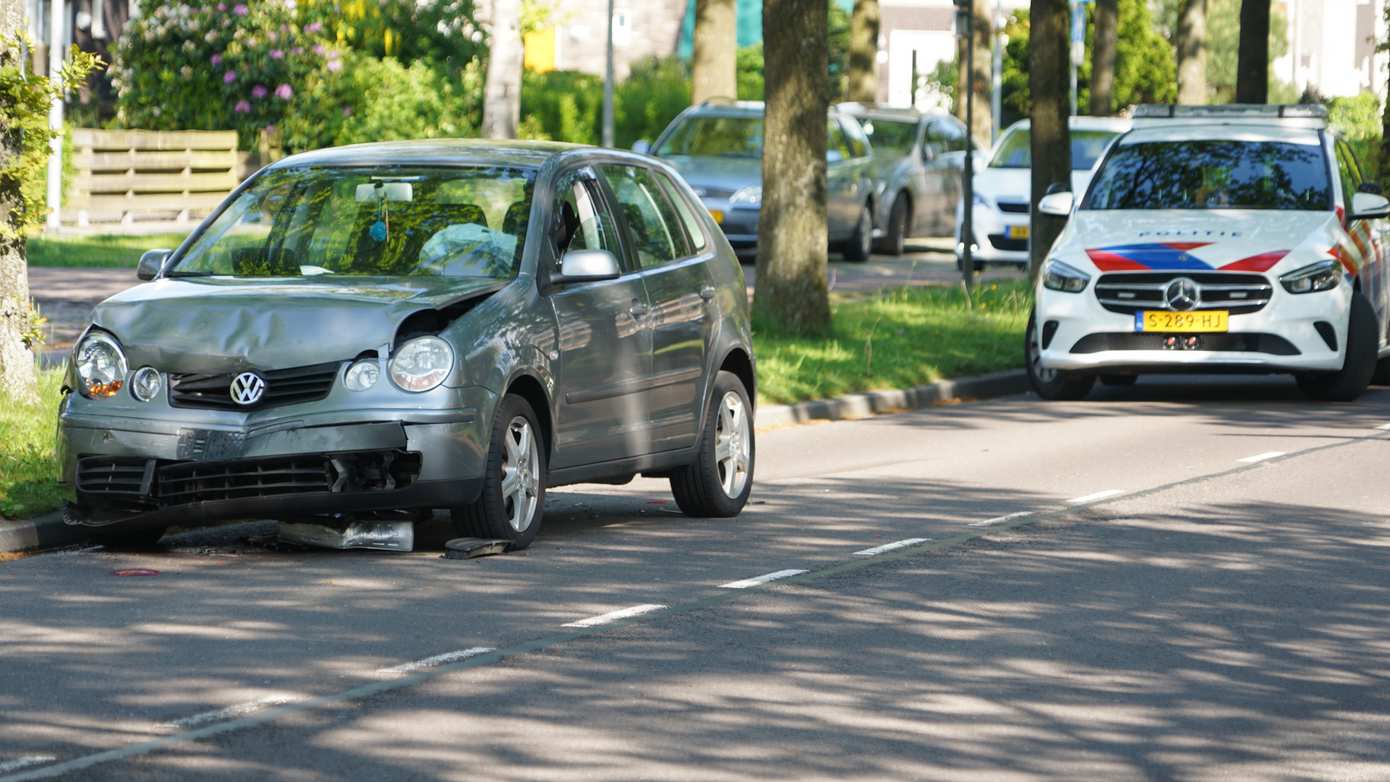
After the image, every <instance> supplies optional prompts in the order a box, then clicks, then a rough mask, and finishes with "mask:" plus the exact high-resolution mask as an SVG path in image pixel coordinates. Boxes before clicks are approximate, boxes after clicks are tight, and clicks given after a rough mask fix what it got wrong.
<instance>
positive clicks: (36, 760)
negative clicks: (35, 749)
mask: <svg viewBox="0 0 1390 782" xmlns="http://www.w3.org/2000/svg"><path fill="white" fill-rule="evenodd" d="M55 760H57V758H55V757H53V756H52V755H24V756H23V757H18V758H15V759H14V760H7V761H4V762H3V763H0V774H5V773H8V772H10V771H18V770H20V769H21V768H29V767H30V766H38V765H42V764H44V763H52V762H53V761H55Z"/></svg>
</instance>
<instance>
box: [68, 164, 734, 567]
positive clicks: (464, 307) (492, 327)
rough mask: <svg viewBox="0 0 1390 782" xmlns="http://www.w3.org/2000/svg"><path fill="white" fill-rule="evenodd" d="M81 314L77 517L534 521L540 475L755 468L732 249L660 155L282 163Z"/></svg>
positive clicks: (515, 535)
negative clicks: (131, 284) (137, 281)
mask: <svg viewBox="0 0 1390 782" xmlns="http://www.w3.org/2000/svg"><path fill="white" fill-rule="evenodd" d="M138 273H139V276H140V278H141V279H142V280H146V281H147V282H146V283H145V284H143V285H140V286H137V287H135V288H132V289H130V290H128V291H126V292H124V293H121V294H119V295H117V296H114V297H112V298H110V299H108V300H106V301H105V302H103V303H102V304H101V305H99V306H98V307H97V308H96V311H95V314H94V317H93V322H92V324H91V326H90V327H89V328H88V329H87V331H86V332H85V334H84V335H83V336H82V338H81V339H80V340H79V341H78V343H77V345H76V347H75V348H74V350H73V353H72V357H71V361H70V362H69V368H68V378H67V383H66V388H67V393H66V395H65V398H64V401H63V403H62V408H61V418H60V424H59V429H60V432H59V435H60V436H59V442H60V448H61V450H62V456H63V479H64V480H65V481H66V482H68V483H70V484H72V486H73V488H74V490H75V497H76V500H75V502H74V503H73V505H72V506H71V507H70V509H69V513H68V519H69V522H70V523H74V524H81V525H85V526H89V527H93V528H94V531H95V532H96V533H97V534H99V535H100V536H102V537H109V538H121V537H124V538H136V539H138V538H145V539H156V538H158V537H159V535H161V534H162V533H163V531H164V530H165V529H166V528H167V527H169V526H172V525H177V526H181V527H188V526H198V525H204V524H211V523H216V522H219V521H224V520H232V519H243V518H273V519H281V520H288V521H310V522H312V523H317V524H323V525H328V526H332V525H335V524H343V523H346V521H347V520H349V519H354V518H361V517H364V516H367V517H371V516H380V515H392V516H393V517H395V518H399V514H401V513H403V512H405V513H409V514H411V516H410V517H411V518H416V517H419V516H421V515H423V514H426V513H429V512H430V511H432V510H435V509H447V510H449V511H452V518H453V519H454V523H455V525H456V527H457V528H458V531H459V532H460V533H461V534H464V535H468V536H475V537H486V538H492V539H502V540H506V541H508V542H509V544H510V545H511V546H512V547H515V548H522V547H525V546H527V545H529V544H530V543H531V541H532V540H533V539H534V538H535V536H536V533H537V531H538V530H539V529H540V525H541V519H542V514H543V509H544V502H545V490H546V488H547V487H553V486H559V485H563V484H571V483H578V482H591V481H595V482H604V483H622V482H625V481H627V480H630V479H631V478H632V477H634V476H635V475H637V474H639V473H641V474H645V475H648V476H661V477H666V478H669V479H670V482H671V487H672V491H673V493H674V494H675V498H676V502H677V503H678V504H679V506H680V508H681V509H682V510H683V511H684V512H685V513H687V514H690V515H697V516H733V515H736V514H738V513H739V511H740V510H741V509H742V508H743V506H744V504H745V503H746V502H747V500H748V496H749V493H750V491H751V490H752V484H753V465H754V439H753V409H754V399H755V398H756V396H755V394H756V388H755V381H754V371H753V368H754V363H753V351H752V343H751V337H750V329H749V319H748V302H747V296H746V292H745V290H746V289H745V287H744V278H743V271H742V269H741V267H740V266H739V264H738V261H737V259H736V258H735V256H734V253H733V251H732V250H731V249H730V247H729V244H728V242H727V241H726V240H725V239H724V236H723V235H722V233H721V232H720V230H719V228H718V227H717V226H716V225H715V224H714V223H713V222H712V221H711V219H710V217H709V215H708V214H707V213H706V211H705V210H704V209H702V208H701V206H700V202H699V200H698V199H697V198H696V197H695V195H694V194H693V193H692V192H691V191H690V188H689V187H688V186H687V185H686V184H685V183H684V182H683V181H682V180H681V179H680V177H679V176H677V175H676V174H675V173H674V171H672V170H671V169H670V168H669V167H667V166H665V165H663V164H662V163H660V162H657V161H653V160H651V159H649V158H644V157H640V156H636V155H630V154H626V153H622V152H616V151H610V150H599V149H594V148H586V147H576V146H570V145H561V144H548V143H547V144H540V143H482V142H468V141H431V142H403V143H389V144H369V145H362V146H355V147H345V148H340V149H329V150H323V151H319V152H312V153H308V154H304V155H298V156H295V157H291V158H288V159H286V160H284V161H281V162H280V163H277V164H275V165H273V166H270V167H269V168H267V169H265V170H263V171H261V172H260V173H259V174H257V175H256V176H255V177H253V178H252V179H250V180H249V181H247V182H246V183H245V184H244V185H243V186H242V187H241V188H240V189H238V190H237V191H236V192H235V193H233V194H232V195H231V196H230V197H228V199H227V201H226V202H225V203H224V204H223V205H222V206H221V207H220V208H219V209H218V210H217V212H216V213H214V214H213V215H212V216H211V217H209V218H208V220H207V221H205V222H204V223H203V224H202V225H201V226H199V228H198V229H197V230H196V231H194V233H193V234H192V235H191V236H189V238H188V239H187V240H185V241H184V242H183V244H182V245H181V246H180V247H179V248H178V249H176V250H174V251H172V252H170V251H163V250H158V251H151V252H149V253H146V254H145V256H144V257H143V258H142V259H141V262H140V268H139V271H138Z"/></svg>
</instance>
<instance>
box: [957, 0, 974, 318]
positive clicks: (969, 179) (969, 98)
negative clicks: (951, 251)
mask: <svg viewBox="0 0 1390 782" xmlns="http://www.w3.org/2000/svg"><path fill="white" fill-rule="evenodd" d="M961 200H962V202H963V204H964V206H965V208H964V209H963V210H962V213H961V214H962V220H961V229H960V235H961V239H962V242H963V243H964V244H965V252H964V255H963V256H962V261H961V265H960V275H961V280H962V281H963V282H964V283H965V293H966V296H967V297H969V296H970V294H971V293H973V290H974V287H975V250H974V244H975V226H974V222H975V221H974V215H975V9H974V7H973V5H972V7H970V8H969V9H968V10H967V11H966V16H965V167H964V170H963V171H961Z"/></svg>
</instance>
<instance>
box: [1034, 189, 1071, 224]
mask: <svg viewBox="0 0 1390 782" xmlns="http://www.w3.org/2000/svg"><path fill="white" fill-rule="evenodd" d="M1075 205H1076V196H1074V195H1072V194H1071V192H1069V191H1066V190H1063V191H1061V192H1057V193H1048V194H1047V195H1045V196H1043V197H1042V198H1041V199H1040V200H1039V201H1038V211H1039V212H1042V213H1043V214H1045V215H1052V216H1053V217H1070V216H1071V210H1072V207H1073V206H1075Z"/></svg>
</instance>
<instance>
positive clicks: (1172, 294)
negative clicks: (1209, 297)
mask: <svg viewBox="0 0 1390 782" xmlns="http://www.w3.org/2000/svg"><path fill="white" fill-rule="evenodd" d="M1163 298H1164V300H1165V301H1167V302H1168V309H1171V310H1178V311H1179V312H1185V311H1187V310H1190V309H1192V308H1193V307H1196V306H1197V302H1198V301H1199V300H1200V298H1201V295H1200V294H1199V293H1198V291H1197V283H1195V282H1193V281H1192V280H1189V279H1187V278H1186V277H1179V278H1177V279H1176V280H1173V281H1172V282H1170V283H1168V287H1167V288H1165V289H1164V291H1163Z"/></svg>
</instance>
